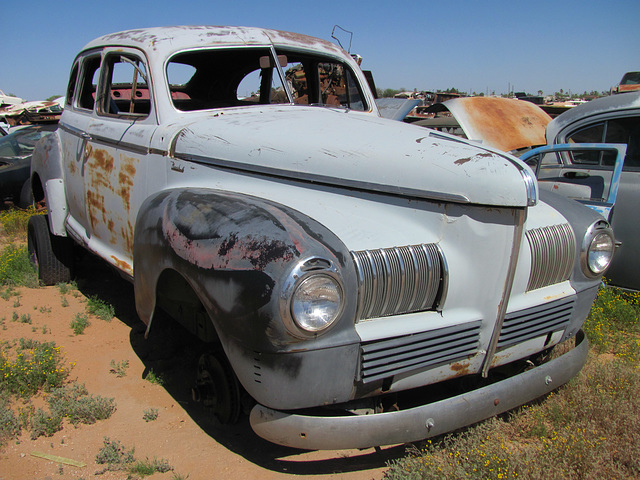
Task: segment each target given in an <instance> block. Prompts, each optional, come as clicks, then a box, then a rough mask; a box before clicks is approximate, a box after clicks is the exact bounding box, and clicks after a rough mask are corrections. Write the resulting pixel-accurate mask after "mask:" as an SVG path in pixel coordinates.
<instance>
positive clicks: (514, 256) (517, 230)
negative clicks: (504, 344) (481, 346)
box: [482, 209, 527, 378]
mask: <svg viewBox="0 0 640 480" xmlns="http://www.w3.org/2000/svg"><path fill="white" fill-rule="evenodd" d="M513 212H514V215H515V219H514V220H515V225H514V229H513V243H512V247H511V257H510V258H509V269H508V270H507V276H506V278H505V280H504V288H503V289H502V298H501V299H500V305H499V306H498V314H497V317H496V323H495V324H494V326H493V333H492V334H491V341H490V342H489V346H488V347H487V354H486V356H485V357H484V362H483V364H482V376H483V377H484V378H486V377H487V376H488V375H489V368H490V367H491V360H493V356H494V355H495V353H496V347H497V346H498V339H499V338H500V332H501V331H502V324H503V323H504V317H505V315H506V314H507V306H508V304H509V297H510V296H511V288H512V287H513V280H514V278H515V276H516V266H517V265H518V255H519V254H520V245H521V244H522V240H523V239H522V237H523V235H524V222H525V220H526V218H527V210H526V209H513Z"/></svg>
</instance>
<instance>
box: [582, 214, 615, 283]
mask: <svg viewBox="0 0 640 480" xmlns="http://www.w3.org/2000/svg"><path fill="white" fill-rule="evenodd" d="M602 247H604V248H605V250H597V249H600V248H602ZM598 252H600V253H598ZM614 252H615V238H614V236H613V230H612V229H611V227H610V226H609V223H608V222H607V221H606V220H604V219H603V220H597V221H596V222H594V223H592V224H591V225H590V226H589V228H588V229H587V231H586V233H585V235H584V238H583V240H582V247H581V249H580V266H581V267H582V273H584V274H585V275H586V276H587V277H589V278H596V277H600V276H601V275H603V274H604V272H606V271H607V269H608V268H609V266H610V265H611V260H612V259H613V255H614ZM603 259H604V260H605V262H606V265H605V264H603Z"/></svg>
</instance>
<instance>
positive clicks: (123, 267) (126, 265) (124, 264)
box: [111, 255, 133, 275]
mask: <svg viewBox="0 0 640 480" xmlns="http://www.w3.org/2000/svg"><path fill="white" fill-rule="evenodd" d="M111 259H112V260H113V263H114V265H115V266H116V267H117V268H119V269H120V270H122V271H124V272H126V273H128V274H129V275H133V268H131V265H130V264H129V263H127V262H125V261H124V260H120V259H119V258H118V257H116V256H114V255H111Z"/></svg>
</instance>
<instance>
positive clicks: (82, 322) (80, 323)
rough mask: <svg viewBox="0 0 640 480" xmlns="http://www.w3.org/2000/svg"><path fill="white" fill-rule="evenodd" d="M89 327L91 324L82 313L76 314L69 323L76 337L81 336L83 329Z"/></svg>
mask: <svg viewBox="0 0 640 480" xmlns="http://www.w3.org/2000/svg"><path fill="white" fill-rule="evenodd" d="M89 325H91V322H90V321H89V319H88V318H87V316H86V315H85V314H84V313H76V316H75V317H74V318H73V320H71V323H70V326H71V329H72V330H73V333H74V334H76V335H82V334H83V333H84V329H85V328H87V327H88V326H89Z"/></svg>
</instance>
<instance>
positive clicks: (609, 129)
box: [565, 117, 640, 170]
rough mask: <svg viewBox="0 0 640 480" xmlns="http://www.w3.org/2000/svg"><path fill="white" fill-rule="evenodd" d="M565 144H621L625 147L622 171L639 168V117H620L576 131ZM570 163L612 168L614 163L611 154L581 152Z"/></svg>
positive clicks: (567, 138)
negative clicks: (625, 152)
mask: <svg viewBox="0 0 640 480" xmlns="http://www.w3.org/2000/svg"><path fill="white" fill-rule="evenodd" d="M565 138H566V140H565V141H566V142H567V143H623V144H626V145H627V155H626V157H625V160H624V167H623V170H636V169H638V168H640V117H621V118H615V119H610V120H606V121H604V122H600V123H597V124H593V125H589V126H588V127H585V128H581V129H580V130H576V131H575V132H572V133H571V134H569V135H567V136H566V137H565ZM571 158H572V162H573V163H576V164H578V163H579V164H585V165H593V166H600V167H604V168H612V167H613V165H614V162H615V154H614V153H613V152H581V153H576V154H573V155H572V156H571Z"/></svg>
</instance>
